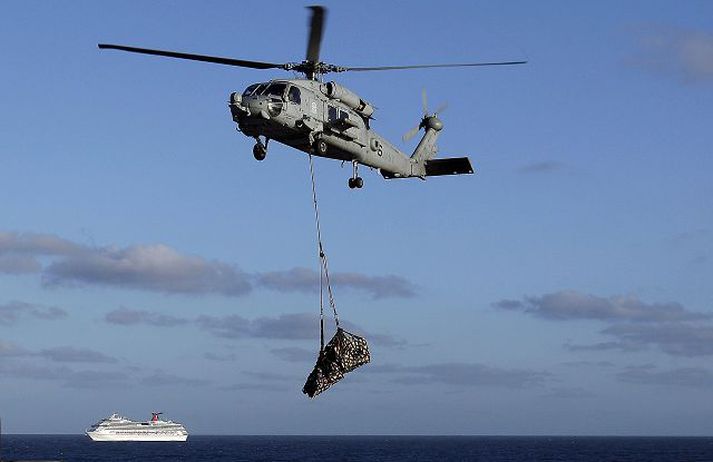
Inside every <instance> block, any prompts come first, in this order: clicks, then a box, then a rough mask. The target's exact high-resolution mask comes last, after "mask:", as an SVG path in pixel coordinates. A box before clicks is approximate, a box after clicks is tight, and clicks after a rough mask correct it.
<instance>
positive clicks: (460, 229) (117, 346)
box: [0, 1, 713, 435]
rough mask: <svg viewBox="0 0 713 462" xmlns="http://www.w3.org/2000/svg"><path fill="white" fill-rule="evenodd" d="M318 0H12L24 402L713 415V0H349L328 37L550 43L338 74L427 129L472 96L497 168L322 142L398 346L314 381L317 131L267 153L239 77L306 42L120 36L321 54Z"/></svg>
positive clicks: (365, 291) (520, 427)
mask: <svg viewBox="0 0 713 462" xmlns="http://www.w3.org/2000/svg"><path fill="white" fill-rule="evenodd" d="M307 4H308V3H305V4H304V5H303V4H302V3H300V2H289V3H288V2H282V3H274V4H264V3H262V2H227V1H211V2H195V3H188V2H168V1H157V2H150V3H149V2H81V1H79V2H51V3H49V2H36V1H11V2H4V3H3V4H2V7H0V11H1V12H2V14H0V43H2V45H1V47H2V55H3V65H2V72H0V100H1V101H2V107H3V109H4V110H3V111H0V161H1V162H0V216H2V218H3V219H2V223H0V411H1V414H2V418H3V423H4V424H5V429H6V430H7V431H9V432H18V433H78V432H80V431H82V430H83V429H84V428H85V427H86V426H88V425H89V424H91V423H92V422H94V421H96V420H97V419H99V418H101V417H104V416H106V415H108V414H110V413H111V412H114V411H118V412H121V413H124V414H127V415H129V416H132V417H135V418H139V417H146V416H148V415H149V412H150V411H152V410H162V411H164V412H165V413H166V416H167V417H170V418H173V419H174V420H179V421H182V422H184V423H185V424H186V425H187V427H188V428H189V430H190V431H192V432H193V433H205V434H214V433H227V434H263V433H265V434H273V433H287V434H304V433H306V434H335V433H336V434H364V433H367V434H372V433H377V434H378V433H388V434H622V435H623V434H644V435H654V434H656V435H680V434H685V435H689V434H690V435H710V434H711V433H712V432H713V426H712V425H713V424H712V423H711V422H713V419H712V417H713V402H711V400H710V392H711V389H712V388H713V367H711V366H710V360H711V357H712V356H713V306H711V302H712V300H713V297H712V295H713V294H712V292H711V288H710V281H711V280H712V278H713V260H712V259H713V207H712V206H711V200H710V197H713V186H712V185H713V182H711V179H710V176H711V171H713V160H711V159H713V156H711V154H713V153H712V152H711V149H712V148H711V146H713V131H711V129H710V126H711V120H713V20H712V19H711V18H713V4H711V3H710V2H704V1H701V2H695V1H691V2H686V3H685V4H680V3H676V2H650V1H647V2H626V3H625V4H621V2H597V3H592V4H581V3H572V2H555V1H551V2H537V3H535V2H507V3H503V2H499V3H494V2H446V3H445V4H444V5H442V6H439V7H437V8H436V7H435V6H434V4H433V3H432V2H408V3H402V2H389V3H384V2H376V1H373V2H359V3H358V4H357V3H353V4H351V3H344V2H333V3H327V4H326V6H327V7H328V8H329V17H328V22H327V27H326V32H325V38H324V44H323V48H322V58H323V60H325V61H327V62H332V63H335V64H341V65H353V66H359V65H391V64H393V65H397V64H414V63H442V62H462V61H478V60H494V59H497V60H511V59H527V60H529V64H528V65H526V66H519V67H512V68H490V69H461V70H443V69H434V70H423V71H408V72H384V73H372V74H367V73H359V75H347V74H344V75H338V76H335V77H334V78H335V79H337V80H338V81H339V82H340V83H342V84H344V85H346V86H348V87H349V88H350V89H352V90H353V91H355V92H356V93H358V94H360V95H361V96H362V97H364V98H365V99H367V100H368V101H370V102H372V103H373V104H374V105H375V106H376V107H377V112H376V114H375V117H376V120H375V121H374V123H373V127H374V128H375V129H376V130H377V131H379V132H380V133H382V134H384V135H385V136H387V137H389V138H390V139H392V140H394V141H395V142H396V144H397V145H398V146H400V147H402V148H403V149H404V150H406V151H410V150H412V149H413V148H414V146H415V142H414V141H412V142H411V143H410V144H402V143H401V142H400V141H399V138H400V136H401V135H402V134H403V133H404V132H406V131H407V130H408V129H409V128H411V127H412V126H413V125H415V124H416V123H417V122H418V120H419V116H420V92H421V89H422V88H425V89H426V90H427V91H428V95H429V100H430V102H431V105H432V106H433V107H436V106H438V104H439V103H440V102H442V101H447V102H448V103H449V108H448V111H447V112H446V113H445V114H443V116H442V119H443V122H444V124H445V129H444V131H443V132H442V136H441V138H440V140H439V146H440V152H441V155H443V156H448V157H450V156H460V155H468V156H470V158H471V161H472V162H473V164H474V166H475V167H476V169H477V174H476V175H475V176H468V177H453V178H435V179H429V180H428V181H426V182H422V181H418V180H404V181H391V182H387V181H385V180H383V179H381V177H380V176H379V175H378V174H377V173H376V172H370V171H368V169H364V171H363V173H362V176H363V177H364V179H365V187H364V189H362V190H359V191H353V190H349V189H348V188H347V187H346V180H347V178H348V176H349V174H350V172H349V169H348V168H346V167H345V168H342V167H341V166H340V165H339V163H338V162H334V161H329V160H323V159H319V160H317V161H316V168H317V181H318V193H319V195H320V200H321V208H322V209H321V210H322V215H323V230H324V236H325V245H326V247H327V251H328V254H329V256H330V262H331V269H332V271H333V272H334V277H335V279H336V280H337V282H338V284H337V285H336V287H335V290H336V297H337V304H338V308H339V310H340V314H341V316H342V318H343V319H344V320H345V322H348V323H349V326H350V328H351V329H352V330H354V331H357V332H360V333H363V334H364V335H365V336H366V337H367V339H369V340H370V343H371V348H372V354H373V362H372V364H370V365H368V366H365V367H364V368H361V369H359V370H357V371H355V372H354V373H352V374H350V375H349V376H348V377H347V378H345V380H344V381H343V382H340V383H339V384H338V385H336V386H335V387H334V388H333V389H331V390H329V391H328V392H327V393H325V394H323V395H321V396H319V397H318V398H317V399H315V400H312V401H310V400H308V399H307V398H305V397H304V396H303V395H302V394H301V392H300V390H301V386H302V384H303V382H304V379H305V378H306V376H307V374H308V373H309V371H310V370H311V368H312V366H313V363H314V359H315V355H316V353H317V348H318V337H317V335H318V332H317V330H316V327H317V324H316V323H317V314H318V304H317V294H316V292H315V290H314V285H313V284H312V281H313V276H314V271H315V270H316V269H317V268H318V266H317V264H318V263H317V260H316V255H315V250H314V249H315V244H314V232H313V229H314V228H313V221H312V210H311V198H310V189H309V182H308V165H307V159H306V157H305V156H304V155H303V154H301V153H299V152H296V151H294V150H291V149H289V148H287V147H284V146H281V145H278V144H272V145H271V146H270V153H269V155H268V157H267V159H266V160H265V161H264V162H262V163H257V162H256V161H255V160H254V159H253V157H252V154H251V149H252V144H253V143H252V142H251V140H250V139H248V138H245V137H244V136H242V135H241V134H240V133H237V132H236V131H235V130H234V124H233V123H232V121H231V118H230V114H229V111H228V108H227V103H226V101H227V97H228V95H229V93H230V92H231V91H235V90H242V89H243V88H245V87H246V86H248V85H249V84H250V83H253V82H257V81H261V80H266V79H269V78H273V77H279V76H283V75H285V74H284V73H280V72H270V71H256V70H250V69H238V68H229V67H224V66H217V65H210V64H204V63H193V62H182V61H178V60H169V59H162V58H156V57H145V56H138V55H130V54H127V53H119V52H111V51H105V52H100V51H99V50H97V48H96V44H97V43H98V42H107V43H120V44H127V45H135V46H144V47H149V48H162V49H172V50H177V51H185V52H194V53H203V54H212V55H219V56H232V57H238V58H244V59H255V60H265V61H274V62H286V61H297V60H301V59H302V58H303V56H304V49H305V44H306V33H307V30H306V23H307V16H308V13H307V10H305V9H304V8H303V6H306V5H307ZM287 75H288V76H290V74H287ZM38 416H42V417H41V418H39V417H38Z"/></svg>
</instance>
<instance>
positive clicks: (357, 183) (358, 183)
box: [347, 160, 364, 189]
mask: <svg viewBox="0 0 713 462" xmlns="http://www.w3.org/2000/svg"><path fill="white" fill-rule="evenodd" d="M347 184H348V185H349V188H351V189H354V188H357V189H361V187H362V186H364V180H363V179H362V178H361V177H360V176H359V162H358V161H356V160H353V161H352V177H351V178H349V182H348V183H347Z"/></svg>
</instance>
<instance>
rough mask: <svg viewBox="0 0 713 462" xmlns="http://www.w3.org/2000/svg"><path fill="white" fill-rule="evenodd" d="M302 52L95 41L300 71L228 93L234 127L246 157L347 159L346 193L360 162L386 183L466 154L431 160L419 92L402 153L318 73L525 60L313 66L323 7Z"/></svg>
mask: <svg viewBox="0 0 713 462" xmlns="http://www.w3.org/2000/svg"><path fill="white" fill-rule="evenodd" d="M308 9H310V10H311V18H310V21H309V36H308V41H307V54H306V57H305V59H304V61H302V62H287V63H272V62H263V61H250V60H243V59H234V58H223V57H217V56H206V55H197V54H191V53H180V52H174V51H165V50H155V49H149V48H137V47H133V46H125V45H113V44H106V43H100V44H98V47H99V48H100V49H114V50H120V51H126V52H131V53H141V54H147V55H155V56H163V57H169V58H178V59H187V60H194V61H203V62H208V63H215V64H223V65H228V66H237V67H245V68H251V69H282V70H285V71H293V72H297V73H301V74H304V76H305V78H302V79H274V80H270V81H267V82H259V83H254V84H252V85H249V86H248V87H247V88H246V89H245V90H244V91H242V92H233V93H231V94H230V97H229V101H228V107H229V108H230V112H231V115H232V118H233V121H234V122H235V123H236V124H237V127H236V128H237V130H238V131H240V132H242V133H243V134H244V135H246V136H248V137H251V138H254V139H255V145H254V147H253V156H254V157H255V159H256V160H259V161H262V160H264V159H265V157H266V155H267V150H268V143H269V142H270V141H271V140H275V141H277V142H279V143H282V144H284V145H287V146H290V147H292V148H295V149H297V150H300V151H303V152H305V153H308V154H310V155H312V154H313V155H316V156H319V157H325V158H330V159H336V160H341V161H342V162H351V164H352V176H351V178H349V181H348V183H347V184H348V186H349V188H352V189H354V188H361V187H362V186H363V185H364V180H363V178H362V177H360V176H359V165H365V166H368V167H371V168H375V169H378V171H379V173H381V175H382V176H383V177H384V178H386V179H393V178H420V179H422V180H425V179H426V177H429V176H441V175H460V174H472V173H473V172H474V171H473V167H472V166H471V163H470V159H468V157H456V158H445V159H435V157H436V154H437V153H438V147H437V146H436V140H437V138H438V136H439V134H440V132H441V130H442V129H443V122H442V121H441V120H440V119H439V118H438V114H439V112H442V111H443V108H441V109H438V110H436V111H434V112H433V113H431V112H429V110H428V105H427V102H426V94H425V91H424V93H423V95H422V96H423V117H422V118H421V121H420V122H419V124H418V125H417V126H416V127H414V129H412V130H411V131H409V132H408V133H407V134H406V135H404V137H403V139H404V141H408V140H409V139H410V138H413V137H414V136H415V135H416V134H417V133H418V132H419V131H420V130H421V129H423V130H424V134H423V136H422V138H421V140H420V141H419V143H418V145H417V146H416V149H415V150H414V151H413V153H412V154H411V155H407V154H406V153H404V152H402V151H401V150H399V149H398V148H396V147H395V146H394V145H393V144H391V143H390V142H389V141H388V140H387V139H386V138H384V137H383V136H381V135H379V134H378V133H376V132H375V131H374V130H373V129H372V128H371V122H372V120H373V114H374V111H375V108H374V106H373V105H372V104H371V103H369V102H368V101H366V100H365V99H363V98H362V97H361V96H359V95H357V94H356V93H354V92H353V91H351V90H349V89H348V88H346V87H344V86H342V85H340V84H338V83H337V82H334V81H329V82H326V83H325V82H324V75H325V74H328V73H340V72H365V71H387V70H403V69H425V68H444V67H481V66H508V65H517V64H525V63H526V62H527V61H503V62H477V63H458V64H417V65H406V66H378V67H347V66H337V65H334V64H330V63H325V62H322V61H320V48H321V43H322V35H323V31H324V24H325V20H326V12H327V10H326V8H324V7H323V6H310V7H308Z"/></svg>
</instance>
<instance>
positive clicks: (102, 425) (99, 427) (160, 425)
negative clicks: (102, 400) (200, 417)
mask: <svg viewBox="0 0 713 462" xmlns="http://www.w3.org/2000/svg"><path fill="white" fill-rule="evenodd" d="M160 414H161V413H160V412H154V413H152V417H151V420H150V421H148V422H134V421H133V420H129V419H127V418H126V417H121V416H120V415H119V414H116V413H114V414H112V415H111V416H110V417H108V418H106V419H103V420H101V421H99V422H97V423H95V424H94V425H92V426H91V427H90V428H88V429H87V431H86V432H85V433H86V435H87V436H88V437H89V438H91V439H92V441H186V440H187V439H188V431H186V427H184V426H183V424H181V423H178V422H173V421H171V420H161V419H159V415H160Z"/></svg>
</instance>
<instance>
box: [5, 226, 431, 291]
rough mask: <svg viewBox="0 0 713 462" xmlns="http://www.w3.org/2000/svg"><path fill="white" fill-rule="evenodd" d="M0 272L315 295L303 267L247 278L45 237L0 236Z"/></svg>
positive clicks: (357, 286)
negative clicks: (257, 289) (260, 289)
mask: <svg viewBox="0 0 713 462" xmlns="http://www.w3.org/2000/svg"><path fill="white" fill-rule="evenodd" d="M0 273H6V274H13V275H19V274H39V275H40V278H41V282H42V285H43V287H46V288H53V287H85V286H100V287H113V288H121V289H132V290H144V291H150V292H159V293H165V294H182V295H208V294H214V295H221V296H225V297H241V296H245V295H247V294H248V293H250V292H251V291H252V290H254V289H255V288H263V289H268V290H273V291H277V292H283V293H291V292H306V293H310V292H316V291H317V290H318V287H319V274H318V273H317V272H316V271H314V270H311V269H308V268H299V267H298V268H292V269H289V270H281V271H271V272H265V273H249V272H246V271H243V270H241V269H239V268H238V267H237V266H236V265H234V264H230V263H226V262H222V261H218V260H209V259H206V258H204V257H201V256H197V255H189V254H184V253H181V252H179V251H178V250H176V249H173V248H171V247H169V246H167V245H164V244H142V245H131V246H127V247H116V246H105V247H94V246H87V245H82V244H78V243H75V242H72V241H69V240H67V239H62V238H60V237H57V236H54V235H51V234H35V233H15V232H0ZM332 282H333V283H334V284H335V285H336V286H339V287H342V288H346V289H350V290H353V291H356V292H360V293H364V294H367V295H369V296H370V297H371V298H372V299H384V298H410V297H413V296H415V295H416V292H417V290H416V286H415V285H414V284H413V283H412V282H410V281H408V280H407V279H405V278H403V277H400V276H395V275H385V276H371V275H366V274H361V273H353V272H343V273H334V274H333V275H332Z"/></svg>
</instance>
